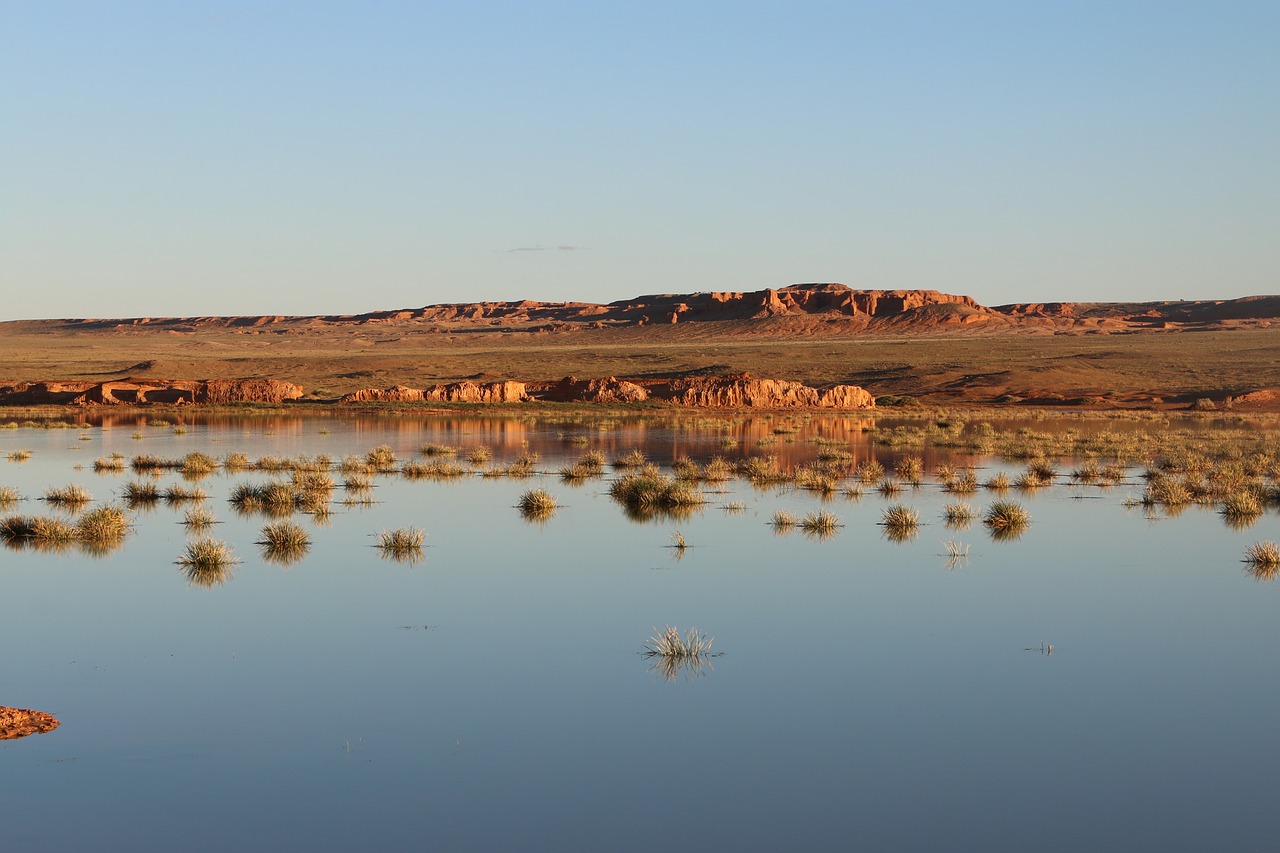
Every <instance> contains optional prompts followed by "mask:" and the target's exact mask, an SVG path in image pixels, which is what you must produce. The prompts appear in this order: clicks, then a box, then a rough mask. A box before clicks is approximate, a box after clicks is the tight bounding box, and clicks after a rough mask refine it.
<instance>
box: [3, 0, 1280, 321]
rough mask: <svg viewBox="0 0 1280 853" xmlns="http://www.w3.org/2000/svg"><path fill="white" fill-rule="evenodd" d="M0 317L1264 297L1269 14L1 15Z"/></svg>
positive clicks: (266, 5) (279, 9) (564, 9)
mask: <svg viewBox="0 0 1280 853" xmlns="http://www.w3.org/2000/svg"><path fill="white" fill-rule="evenodd" d="M0 276H2V281H0V285H2V288H0V289H2V291H3V297H0V319H14V318H22V317H66V316H139V315H142V316H147V315H183V314H245V313H295V314H297V313H331V312H344V313H345V312H360V311H369V310H376V309H385V308H402V307H416V306H421V305H426V304H430V303H436V302H462V301H471V300H482V299H518V298H531V299H541V300H566V299H573V300H583V301H593V302H602V301H610V300H614V299H621V298H625V297H629V296H634V295H637V294H642V293H655V292H687V291H695V290H753V289H759V288H764V287H778V286H782V285H786V284H789V283H793V282H805V281H839V282H844V283H846V284H849V285H851V286H854V287H867V288H881V287H883V288H895V287H906V288H914V287H925V288H937V289H940V290H945V291H950V292H957V293H967V294H969V295H971V296H973V297H974V298H976V299H977V300H978V301H980V302H982V303H984V304H999V303H1003V302H1011V301H1042V300H1081V301H1084V300H1129V299H1158V298H1175V299H1176V298H1226V297H1234V296H1243V295H1249V294H1258V293H1277V292H1280V3H1278V2H1275V0H1266V2H1231V1H1230V0H1226V2H1196V3H1190V2H1177V0H1161V2H1126V0H1105V2H1087V1H1086V0H1079V2H1052V0H1016V2H962V0H948V1H947V2H909V0H890V2H852V0H849V2H833V3H805V2H788V3H781V2H775V3H752V2H731V3H704V2H696V0H684V2H676V3H667V2H653V1H652V0H649V2H643V3H641V2H603V0H600V2H582V3H563V2H533V0H526V2H465V3H464V2H455V3H430V2H376V0H373V1H372V2H359V3H357V2H321V0H307V2H270V0H257V2H243V3H242V2H202V1H201V0H181V2H177V1H176V0H168V2H122V0H92V2H58V0H40V1H39V2H36V0H0Z"/></svg>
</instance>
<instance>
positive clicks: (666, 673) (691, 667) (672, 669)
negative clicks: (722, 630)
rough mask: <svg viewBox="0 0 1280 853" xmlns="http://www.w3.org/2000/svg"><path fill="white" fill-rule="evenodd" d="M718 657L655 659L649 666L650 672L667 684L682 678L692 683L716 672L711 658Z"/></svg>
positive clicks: (698, 656)
mask: <svg viewBox="0 0 1280 853" xmlns="http://www.w3.org/2000/svg"><path fill="white" fill-rule="evenodd" d="M718 656H719V655H718V654H717V655H696V656H690V657H655V658H654V659H653V663H651V664H650V665H649V672H650V673H651V674H653V675H654V676H656V677H660V678H661V679H662V680H663V681H664V682H667V683H670V682H674V681H678V680H680V677H681V676H684V679H685V681H692V680H693V679H695V678H704V677H706V676H707V675H709V674H710V673H712V672H714V671H715V667H713V666H712V665H711V658H713V657H718Z"/></svg>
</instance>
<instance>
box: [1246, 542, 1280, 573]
mask: <svg viewBox="0 0 1280 853" xmlns="http://www.w3.org/2000/svg"><path fill="white" fill-rule="evenodd" d="M1244 562H1245V563H1246V565H1247V570H1248V571H1249V573H1250V574H1252V575H1253V576H1254V577H1256V578H1258V579H1259V580H1274V579H1275V577H1276V575H1277V574H1280V545H1277V544H1276V543H1275V542H1271V541H1267V542H1255V543H1253V544H1252V545H1250V546H1249V547H1248V548H1246V549H1245V551H1244Z"/></svg>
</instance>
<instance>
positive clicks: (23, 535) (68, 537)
mask: <svg viewBox="0 0 1280 853" xmlns="http://www.w3.org/2000/svg"><path fill="white" fill-rule="evenodd" d="M0 539H2V540H4V542H5V543H6V544H8V545H19V546H21V545H27V544H32V545H43V546H58V545H67V544H70V543H73V542H75V541H76V540H77V539H79V531H77V530H76V526H75V525H74V524H72V523H71V522H69V521H65V520H64V519H61V518H49V517H47V516H39V515H11V516H8V517H6V518H3V519H0Z"/></svg>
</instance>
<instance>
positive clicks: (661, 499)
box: [609, 473, 706, 514]
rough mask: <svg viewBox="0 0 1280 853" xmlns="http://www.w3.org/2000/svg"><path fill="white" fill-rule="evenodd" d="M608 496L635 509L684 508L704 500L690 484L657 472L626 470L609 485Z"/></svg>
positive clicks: (644, 510) (669, 509) (639, 510)
mask: <svg viewBox="0 0 1280 853" xmlns="http://www.w3.org/2000/svg"><path fill="white" fill-rule="evenodd" d="M609 497H611V498H613V499H614V500H616V501H618V502H619V503H621V504H623V505H625V506H626V507H627V508H628V509H631V510H634V511H636V512H638V513H641V514H645V513H656V512H663V511H671V510H680V509H688V508H691V507H694V506H699V505H701V504H703V503H705V502H706V499H705V498H704V497H703V496H702V493H701V492H700V491H698V489H697V488H696V487H695V486H693V485H692V484H690V483H688V482H686V481H683V480H677V479H675V478H672V477H664V476H662V475H661V474H654V473H640V474H627V475H626V476H625V477H622V478H621V479H619V480H614V481H613V483H611V484H610V486H609Z"/></svg>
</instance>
